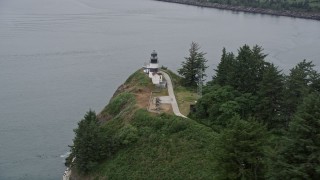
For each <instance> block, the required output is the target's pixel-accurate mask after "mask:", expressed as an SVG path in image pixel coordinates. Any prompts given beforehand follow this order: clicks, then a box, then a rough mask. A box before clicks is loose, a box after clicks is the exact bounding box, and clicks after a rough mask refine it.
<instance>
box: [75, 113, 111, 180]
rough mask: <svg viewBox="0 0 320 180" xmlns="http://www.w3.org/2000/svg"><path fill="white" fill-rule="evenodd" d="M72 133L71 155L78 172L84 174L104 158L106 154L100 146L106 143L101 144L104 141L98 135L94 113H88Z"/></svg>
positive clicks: (98, 130)
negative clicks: (73, 134) (73, 135)
mask: <svg viewBox="0 0 320 180" xmlns="http://www.w3.org/2000/svg"><path fill="white" fill-rule="evenodd" d="M74 132H75V138H74V140H73V144H74V145H73V147H72V154H73V156H74V157H76V159H75V165H76V168H77V169H78V170H79V172H82V173H84V174H86V173H88V172H89V171H90V170H92V168H93V167H94V166H95V165H96V164H97V163H98V161H99V160H100V159H103V158H105V156H106V152H107V151H106V150H105V148H104V147H103V146H102V145H103V144H104V143H106V142H104V143H102V142H103V141H104V140H103V137H102V136H101V133H100V128H99V125H98V121H97V117H96V113H95V112H94V111H91V110H90V111H88V112H87V113H86V114H85V116H84V119H82V120H81V121H80V122H79V123H78V128H77V129H75V130H74Z"/></svg>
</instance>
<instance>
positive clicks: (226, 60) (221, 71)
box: [213, 48, 235, 86]
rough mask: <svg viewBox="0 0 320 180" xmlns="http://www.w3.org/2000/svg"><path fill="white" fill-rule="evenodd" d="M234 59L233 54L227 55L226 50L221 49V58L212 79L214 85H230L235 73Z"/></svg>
mask: <svg viewBox="0 0 320 180" xmlns="http://www.w3.org/2000/svg"><path fill="white" fill-rule="evenodd" d="M234 66H235V57H234V55H233V53H227V52H226V48H223V49H222V56H221V60H220V63H219V65H218V66H217V69H215V71H216V75H215V76H214V77H213V81H214V83H215V84H219V85H220V86H226V85H232V81H233V78H234V73H235V67H234Z"/></svg>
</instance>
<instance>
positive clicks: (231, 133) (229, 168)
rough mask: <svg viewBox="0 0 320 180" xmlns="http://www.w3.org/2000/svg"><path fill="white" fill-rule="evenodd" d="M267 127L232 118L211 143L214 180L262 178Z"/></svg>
mask: <svg viewBox="0 0 320 180" xmlns="http://www.w3.org/2000/svg"><path fill="white" fill-rule="evenodd" d="M266 134H267V132H266V128H265V127H264V126H262V125H261V124H259V123H257V122H256V121H254V120H251V121H244V120H241V119H240V118H239V117H234V118H233V119H232V121H231V122H230V124H228V126H227V127H226V128H225V129H223V130H222V131H221V132H220V134H219V135H218V136H217V138H216V139H215V141H214V146H215V150H214V152H213V153H214V157H215V172H216V178H217V179H262V178H263V176H264V165H263V161H264V159H265V154H264V144H265V141H266V139H267V136H266Z"/></svg>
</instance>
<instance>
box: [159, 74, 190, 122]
mask: <svg viewBox="0 0 320 180" xmlns="http://www.w3.org/2000/svg"><path fill="white" fill-rule="evenodd" d="M160 72H161V73H162V75H163V77H164V78H165V79H166V80H167V86H168V93H169V96H170V98H171V106H172V110H173V113H174V114H175V115H176V116H180V117H183V118H187V117H186V116H184V115H183V114H181V113H180V110H179V107H178V103H177V100H176V96H175V95H174V92H173V86H172V82H171V78H170V76H169V75H168V74H167V73H166V72H163V71H160ZM160 98H161V97H160Z"/></svg>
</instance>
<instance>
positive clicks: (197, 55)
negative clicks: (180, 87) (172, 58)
mask: <svg viewBox="0 0 320 180" xmlns="http://www.w3.org/2000/svg"><path fill="white" fill-rule="evenodd" d="M199 50H200V46H199V45H198V44H197V43H195V42H192V43H191V47H190V49H189V54H190V56H189V57H185V60H186V61H183V62H182V68H181V69H178V73H179V74H180V75H181V76H182V77H183V83H184V84H185V85H186V86H189V87H195V86H197V82H198V80H199V78H201V79H203V77H205V76H206V74H205V70H206V69H207V66H206V62H207V60H206V59H205V57H204V55H205V54H206V53H204V52H199ZM200 71H201V72H202V73H201V74H202V77H199V72H200Z"/></svg>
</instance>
